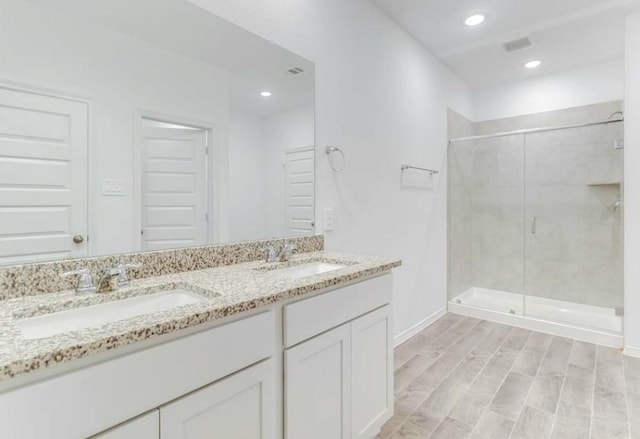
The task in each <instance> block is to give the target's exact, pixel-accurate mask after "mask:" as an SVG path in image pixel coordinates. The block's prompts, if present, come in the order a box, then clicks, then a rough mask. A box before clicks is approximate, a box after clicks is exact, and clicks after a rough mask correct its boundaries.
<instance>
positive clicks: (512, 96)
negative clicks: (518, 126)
mask: <svg viewBox="0 0 640 439" xmlns="http://www.w3.org/2000/svg"><path fill="white" fill-rule="evenodd" d="M622 99H624V59H615V60H609V61H605V62H602V63H598V64H593V65H590V66H586V67H582V68H579V69H573V70H566V71H562V72H557V73H551V74H548V75H543V76H537V77H534V78H531V79H527V80H524V81H516V82H511V83H508V84H502V85H498V86H496V87H490V88H486V89H481V90H477V91H476V92H475V97H474V101H475V104H474V105H475V112H474V113H475V114H474V116H475V121H484V120H491V119H501V118H504V117H512V116H521V115H525V114H531V113H541V112H545V111H553V110H561V109H565V108H571V107H579V106H582V105H590V104H597V103H601V102H609V101H617V100H622Z"/></svg>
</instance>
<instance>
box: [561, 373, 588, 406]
mask: <svg viewBox="0 0 640 439" xmlns="http://www.w3.org/2000/svg"><path fill="white" fill-rule="evenodd" d="M593 374H594V372H593V371H589V370H586V369H582V368H580V367H577V366H569V368H568V369H567V377H566V378H565V381H564V387H563V389H562V395H561V396H560V399H561V400H562V401H564V402H566V403H568V404H575V405H580V406H584V407H591V403H592V401H593V379H594V378H593Z"/></svg>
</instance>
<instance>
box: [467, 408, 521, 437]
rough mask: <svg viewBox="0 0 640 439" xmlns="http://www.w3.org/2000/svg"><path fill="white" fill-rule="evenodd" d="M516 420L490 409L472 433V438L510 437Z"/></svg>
mask: <svg viewBox="0 0 640 439" xmlns="http://www.w3.org/2000/svg"><path fill="white" fill-rule="evenodd" d="M514 424H515V421H513V420H511V419H508V418H505V417H504V416H500V415H497V414H495V413H492V412H490V411H487V412H485V413H484V415H483V416H482V418H480V421H479V422H478V425H477V426H476V428H475V429H474V430H473V433H472V434H471V438H472V439H508V438H509V436H510V435H511V430H513V426H514Z"/></svg>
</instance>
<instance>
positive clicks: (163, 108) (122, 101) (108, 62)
mask: <svg viewBox="0 0 640 439" xmlns="http://www.w3.org/2000/svg"><path fill="white" fill-rule="evenodd" d="M2 5H3V6H6V5H9V6H10V7H4V8H1V9H2V11H3V12H2V14H0V40H1V41H2V44H1V45H0V59H1V60H2V68H1V69H0V80H9V81H17V82H20V83H24V84H32V85H37V86H40V87H46V88H49V89H53V90H56V91H60V92H64V93H66V94H73V95H80V96H86V97H88V98H90V99H91V101H92V102H91V104H90V106H91V113H92V116H93V118H92V121H91V122H92V125H93V126H92V134H93V137H92V138H91V141H90V143H91V144H92V146H91V148H92V149H91V150H90V175H91V176H92V177H91V179H92V180H94V181H97V182H98V184H96V185H95V186H94V187H91V188H90V189H91V192H90V193H89V200H90V201H89V202H90V205H89V210H90V218H89V223H90V225H91V230H90V234H91V241H90V246H91V249H92V250H93V251H92V253H93V254H109V253H122V252H125V251H132V250H134V249H135V243H136V242H137V241H138V240H139V236H140V232H139V230H134V215H135V214H137V213H138V212H140V206H139V204H137V203H135V202H134V197H133V175H134V168H133V158H134V154H133V143H134V111H135V110H136V109H145V110H152V111H154V112H159V113H164V114H167V115H172V116H178V117H181V118H186V119H195V120H198V121H207V122H208V123H211V124H212V125H215V126H216V129H215V130H214V135H215V141H216V142H217V143H218V144H222V145H226V128H225V127H226V125H227V118H228V107H229V105H228V91H227V83H228V78H227V74H226V73H225V72H224V71H222V70H220V69H217V68H215V67H213V66H211V65H208V64H204V63H198V62H195V61H193V60H191V59H188V58H184V57H181V56H180V55H177V54H175V53H173V52H167V51H164V50H161V49H159V48H157V47H154V46H150V45H148V44H145V43H142V42H140V41H138V40H134V39H131V38H128V37H126V36H124V35H123V34H120V33H117V32H115V31H112V30H109V29H106V28H101V27H99V26H95V25H91V24H87V23H82V22H80V21H78V20H74V19H71V18H70V17H69V16H68V15H65V14H60V15H59V17H58V18H57V19H55V20H54V19H53V17H55V14H54V11H52V10H49V9H45V8H42V7H40V6H38V5H36V4H33V3H31V2H27V1H16V0H3V1H2ZM88 35H91V38H86V36H88ZM220 159H221V160H226V157H225V156H222V157H221V158H220ZM104 178H118V179H123V180H124V181H125V187H126V189H125V191H126V192H125V196H124V197H105V196H102V187H101V182H102V180H103V179H104Z"/></svg>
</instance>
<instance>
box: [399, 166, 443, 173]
mask: <svg viewBox="0 0 640 439" xmlns="http://www.w3.org/2000/svg"><path fill="white" fill-rule="evenodd" d="M407 169H416V170H418V171H424V172H428V173H429V174H430V175H437V174H439V173H440V171H436V170H435V169H429V168H421V167H420V166H412V165H400V170H401V171H406V170H407Z"/></svg>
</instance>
